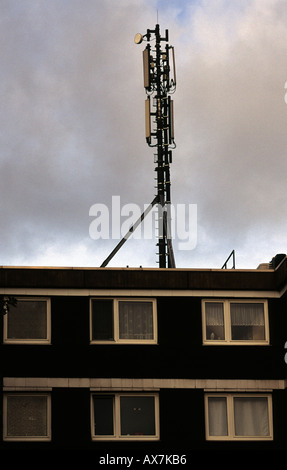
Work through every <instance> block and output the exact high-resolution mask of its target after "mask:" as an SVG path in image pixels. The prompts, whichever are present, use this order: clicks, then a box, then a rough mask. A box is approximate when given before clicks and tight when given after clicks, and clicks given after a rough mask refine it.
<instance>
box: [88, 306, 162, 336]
mask: <svg viewBox="0 0 287 470" xmlns="http://www.w3.org/2000/svg"><path fill="white" fill-rule="evenodd" d="M93 300H112V301H113V326H114V339H113V340H97V339H93V328H92V326H93V312H92V302H93ZM123 301H124V302H148V303H152V313H153V339H121V338H120V335H119V303H120V302H123ZM157 342H158V338H157V305H156V299H154V298H152V299H151V298H138V297H137V298H122V297H112V298H111V297H92V298H91V299H90V344H157Z"/></svg>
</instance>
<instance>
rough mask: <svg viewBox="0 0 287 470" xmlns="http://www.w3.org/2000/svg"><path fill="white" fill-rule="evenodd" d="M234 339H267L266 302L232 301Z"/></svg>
mask: <svg viewBox="0 0 287 470" xmlns="http://www.w3.org/2000/svg"><path fill="white" fill-rule="evenodd" d="M230 314H231V331H232V339H238V340H242V339H246V340H248V339H249V340H254V339H258V340H262V339H265V326H264V304H263V303H231V304H230Z"/></svg>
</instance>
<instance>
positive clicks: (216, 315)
mask: <svg viewBox="0 0 287 470" xmlns="http://www.w3.org/2000/svg"><path fill="white" fill-rule="evenodd" d="M205 321H206V339H211V340H213V339H217V340H218V339H224V313H223V303H222V302H206V304H205Z"/></svg>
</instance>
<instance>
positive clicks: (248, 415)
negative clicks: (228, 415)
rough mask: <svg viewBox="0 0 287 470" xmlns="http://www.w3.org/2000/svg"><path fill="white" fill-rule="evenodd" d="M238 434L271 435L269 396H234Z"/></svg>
mask: <svg viewBox="0 0 287 470" xmlns="http://www.w3.org/2000/svg"><path fill="white" fill-rule="evenodd" d="M234 419H235V435H236V436H269V419H268V399H267V397H254V398H253V397H246V398H239V397H238V398H234Z"/></svg>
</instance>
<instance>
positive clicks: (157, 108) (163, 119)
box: [135, 24, 176, 268]
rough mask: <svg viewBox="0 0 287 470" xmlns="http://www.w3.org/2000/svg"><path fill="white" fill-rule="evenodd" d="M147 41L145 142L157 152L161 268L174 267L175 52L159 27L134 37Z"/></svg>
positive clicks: (145, 50) (145, 59)
mask: <svg viewBox="0 0 287 470" xmlns="http://www.w3.org/2000/svg"><path fill="white" fill-rule="evenodd" d="M144 39H146V41H147V43H148V44H147V46H146V48H145V49H144V51H143V69H144V88H145V90H146V94H147V98H146V101H145V121H146V141H147V143H148V145H149V146H150V147H155V148H156V154H155V163H156V168H155V171H156V180H157V194H156V198H157V204H158V208H159V211H158V223H159V234H158V247H159V267H161V268H165V267H167V266H168V267H175V262H174V256H173V249H172V243H171V224H170V204H171V190H170V185H171V183H170V164H171V162H172V149H173V148H175V142H174V119H173V100H172V99H171V94H173V93H174V92H175V89H176V73H175V59H174V48H173V47H172V46H169V44H168V30H166V31H165V36H164V37H162V36H161V35H160V27H159V25H158V24H157V25H156V26H155V29H154V30H150V29H148V30H147V33H146V35H145V36H142V35H141V34H137V35H136V36H135V42H136V43H137V44H140V43H141V42H142V41H143V40H144ZM153 41H155V42H153ZM163 42H165V43H166V44H165V47H162V43H163Z"/></svg>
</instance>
